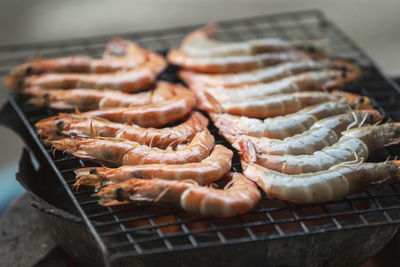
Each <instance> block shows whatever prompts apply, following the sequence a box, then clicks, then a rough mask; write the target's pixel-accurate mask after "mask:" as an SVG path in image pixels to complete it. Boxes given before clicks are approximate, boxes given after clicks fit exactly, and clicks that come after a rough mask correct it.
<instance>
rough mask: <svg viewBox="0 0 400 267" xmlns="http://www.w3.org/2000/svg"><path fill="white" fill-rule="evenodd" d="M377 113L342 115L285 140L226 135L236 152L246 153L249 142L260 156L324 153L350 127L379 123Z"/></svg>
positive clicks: (323, 121)
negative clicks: (245, 149) (244, 148)
mask: <svg viewBox="0 0 400 267" xmlns="http://www.w3.org/2000/svg"><path fill="white" fill-rule="evenodd" d="M374 114H375V112H373V113H365V112H363V113H362V112H354V113H346V114H340V115H336V116H333V117H329V118H326V119H323V120H322V121H320V122H319V123H318V124H317V125H315V126H313V127H311V128H310V129H309V130H308V131H305V132H303V133H301V134H297V135H295V136H292V137H287V138H285V139H283V140H278V139H270V138H267V137H253V136H245V135H238V136H233V137H232V136H229V135H226V134H224V136H225V138H227V139H228V140H229V141H230V142H231V143H232V145H233V147H235V148H236V149H238V150H240V151H243V147H244V146H246V145H247V143H248V141H250V142H252V143H253V144H254V146H255V149H256V152H257V153H259V154H269V155H281V156H283V155H310V154H312V153H314V152H315V151H318V150H321V149H323V148H324V147H326V146H330V145H332V144H334V143H337V142H338V141H339V138H340V136H341V133H342V132H344V131H345V130H346V129H347V128H348V127H354V126H358V125H359V124H361V123H365V121H364V117H365V118H366V119H368V120H369V121H367V122H368V123H371V122H373V121H376V120H377V119H378V118H381V116H378V117H374Z"/></svg>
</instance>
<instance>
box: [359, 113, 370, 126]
mask: <svg viewBox="0 0 400 267" xmlns="http://www.w3.org/2000/svg"><path fill="white" fill-rule="evenodd" d="M368 116H369V113H367V114H365V115H364V118H363V119H362V121H361V122H360V125H358V127H362V126H363V125H364V123H365V122H366V121H367V118H368Z"/></svg>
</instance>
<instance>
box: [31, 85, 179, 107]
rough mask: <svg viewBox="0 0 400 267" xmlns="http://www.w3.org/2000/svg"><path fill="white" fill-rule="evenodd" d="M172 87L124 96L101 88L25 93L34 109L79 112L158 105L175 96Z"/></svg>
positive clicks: (34, 88)
mask: <svg viewBox="0 0 400 267" xmlns="http://www.w3.org/2000/svg"><path fill="white" fill-rule="evenodd" d="M173 86H174V85H172V84H170V83H167V82H159V83H158V85H157V87H156V88H155V89H154V91H148V92H143V93H137V94H127V93H123V92H119V91H113V90H103V89H53V88H51V89H43V88H40V87H29V88H26V89H24V93H26V94H30V95H33V97H32V98H31V99H29V101H28V103H29V104H33V105H36V106H50V107H51V108H54V109H63V110H67V109H74V108H78V109H79V110H81V111H85V110H93V109H99V108H105V107H132V106H139V105H146V104H157V103H160V102H163V101H166V100H168V99H170V98H172V97H173V96H174V93H173Z"/></svg>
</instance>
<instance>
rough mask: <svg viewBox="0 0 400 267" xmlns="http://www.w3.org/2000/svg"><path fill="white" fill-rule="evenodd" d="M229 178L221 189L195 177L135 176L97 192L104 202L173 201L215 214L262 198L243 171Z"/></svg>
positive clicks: (237, 211) (243, 210)
mask: <svg viewBox="0 0 400 267" xmlns="http://www.w3.org/2000/svg"><path fill="white" fill-rule="evenodd" d="M225 179H226V180H230V182H229V183H228V184H227V186H226V187H225V188H224V190H221V189H217V188H212V187H204V186H199V185H197V183H196V182H195V181H193V180H181V181H172V180H163V179H157V178H154V179H145V180H144V179H135V178H133V179H130V180H127V181H125V182H121V183H118V184H113V185H109V186H106V187H103V188H102V189H101V190H100V191H99V192H98V193H97V194H95V196H98V197H100V200H99V202H100V204H103V205H110V204H111V205H112V204H115V200H117V201H119V202H125V201H133V202H149V201H150V202H155V203H169V204H173V205H175V206H177V207H181V208H182V209H183V210H185V211H186V212H189V213H192V214H197V215H202V216H213V217H229V216H234V215H237V214H242V213H246V212H248V211H250V210H251V209H253V208H254V206H255V205H256V204H257V203H258V201H259V200H260V198H261V194H260V192H259V190H258V188H257V186H256V185H255V184H254V183H253V182H252V181H250V180H248V179H247V178H246V177H244V176H243V175H242V174H240V173H228V174H227V175H226V177H225ZM117 204H122V203H118V202H117Z"/></svg>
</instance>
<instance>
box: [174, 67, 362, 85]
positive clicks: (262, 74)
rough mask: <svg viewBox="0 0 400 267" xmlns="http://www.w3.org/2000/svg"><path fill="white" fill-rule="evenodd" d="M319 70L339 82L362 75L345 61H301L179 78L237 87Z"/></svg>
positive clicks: (190, 82)
mask: <svg viewBox="0 0 400 267" xmlns="http://www.w3.org/2000/svg"><path fill="white" fill-rule="evenodd" d="M328 68H334V69H341V70H342V71H341V73H340V75H335V74H336V73H335V72H334V71H331V72H329V71H328V70H327V69H328ZM317 70H325V72H326V73H325V75H330V76H333V77H331V78H335V77H338V78H340V79H338V82H347V81H350V80H352V79H354V78H356V77H357V76H358V75H359V74H360V70H359V69H358V68H357V66H356V65H355V64H352V63H349V62H345V61H340V60H335V61H333V62H328V61H313V60H300V61H294V62H285V63H281V64H278V65H274V66H269V67H266V68H261V69H256V70H252V71H247V72H240V73H235V74H230V73H228V74H203V73H197V72H194V71H190V70H182V71H180V72H179V76H180V77H181V78H182V79H183V80H184V81H185V82H186V83H187V84H188V85H190V86H193V85H198V86H201V85H202V86H207V87H219V86H220V87H237V86H241V85H249V84H255V83H261V82H262V83H268V82H273V81H276V80H279V79H283V78H286V77H289V76H292V75H296V74H300V73H304V72H309V71H317ZM337 74H339V73H337ZM349 74H351V75H349ZM349 76H350V77H349ZM305 78H309V79H310V78H312V77H307V76H305ZM349 78H350V79H349ZM288 81H290V80H288ZM327 85H328V84H327ZM331 86H333V85H331Z"/></svg>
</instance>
